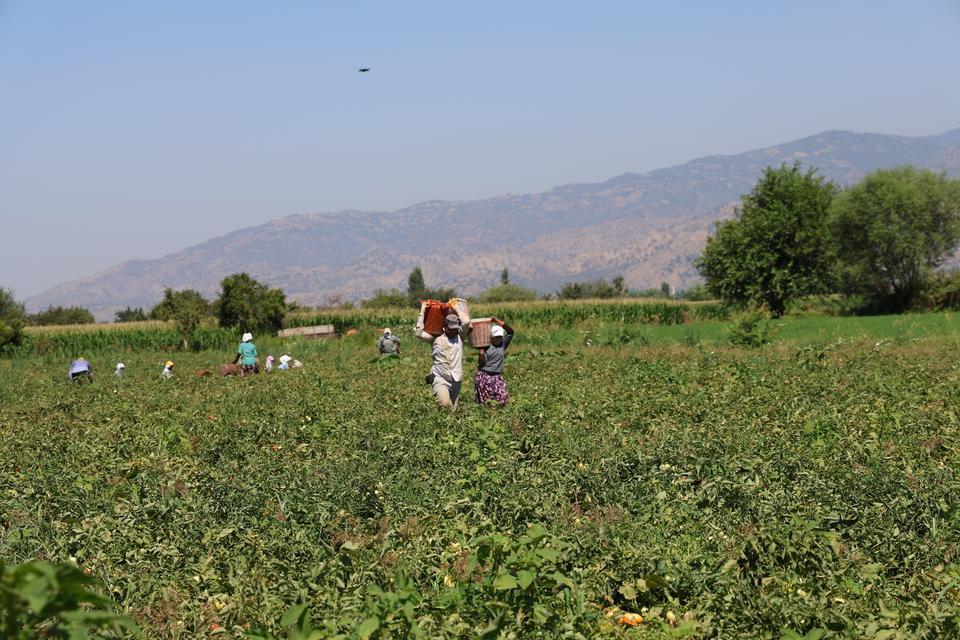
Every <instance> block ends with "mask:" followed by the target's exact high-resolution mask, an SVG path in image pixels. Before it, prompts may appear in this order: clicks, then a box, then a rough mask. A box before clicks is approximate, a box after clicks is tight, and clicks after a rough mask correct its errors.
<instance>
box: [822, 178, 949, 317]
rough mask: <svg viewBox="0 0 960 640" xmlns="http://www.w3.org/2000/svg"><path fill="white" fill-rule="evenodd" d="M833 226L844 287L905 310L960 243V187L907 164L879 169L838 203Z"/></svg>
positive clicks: (893, 307)
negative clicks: (934, 271)
mask: <svg viewBox="0 0 960 640" xmlns="http://www.w3.org/2000/svg"><path fill="white" fill-rule="evenodd" d="M829 228H830V231H831V235H832V237H833V239H834V247H833V248H834V254H835V256H836V269H837V275H838V279H839V281H840V285H841V287H842V290H843V291H845V292H847V293H856V294H861V295H864V296H866V297H867V298H869V299H871V300H872V301H873V302H875V303H877V304H878V306H879V307H880V308H883V309H885V310H890V311H903V310H905V309H908V308H909V307H910V306H911V305H912V304H913V303H914V301H915V300H916V298H917V295H918V294H919V293H920V291H921V289H922V287H923V285H924V282H925V281H926V280H927V279H928V278H929V277H930V275H931V273H932V272H933V270H934V269H935V268H936V267H937V266H939V265H940V264H942V263H943V261H944V260H945V259H946V258H947V256H949V255H950V254H951V253H952V252H953V250H954V249H955V248H956V246H957V241H958V238H960V236H958V234H960V182H958V181H957V180H951V179H949V178H947V177H946V176H945V175H944V174H937V173H934V172H932V171H929V170H927V169H917V168H914V167H909V166H905V167H897V168H894V169H885V170H880V171H876V172H874V173H872V174H870V175H868V176H867V177H866V178H864V179H863V180H862V181H861V182H860V183H859V184H857V185H855V186H853V187H851V188H850V189H848V190H847V191H845V192H844V193H843V194H841V195H840V197H839V198H837V201H836V203H835V204H834V206H833V209H832V211H831V215H830V220H829Z"/></svg>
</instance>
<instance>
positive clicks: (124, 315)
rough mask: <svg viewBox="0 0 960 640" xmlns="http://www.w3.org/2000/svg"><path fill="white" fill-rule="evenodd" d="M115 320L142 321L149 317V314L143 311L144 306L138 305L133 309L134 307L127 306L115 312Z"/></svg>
mask: <svg viewBox="0 0 960 640" xmlns="http://www.w3.org/2000/svg"><path fill="white" fill-rule="evenodd" d="M113 317H114V322H141V321H143V320H146V319H147V314H146V313H145V312H144V311H143V307H137V308H136V309H133V308H132V307H127V308H126V309H123V310H122V311H117V312H116V313H115V314H113Z"/></svg>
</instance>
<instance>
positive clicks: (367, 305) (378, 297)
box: [360, 289, 410, 309]
mask: <svg viewBox="0 0 960 640" xmlns="http://www.w3.org/2000/svg"><path fill="white" fill-rule="evenodd" d="M360 306H361V307H362V308H364V309H401V308H406V307H409V306H410V297H409V296H408V295H407V294H405V293H403V292H402V291H400V290H399V289H390V290H389V291H388V290H386V289H377V290H376V291H374V292H373V296H372V297H370V298H367V299H366V300H361V301H360Z"/></svg>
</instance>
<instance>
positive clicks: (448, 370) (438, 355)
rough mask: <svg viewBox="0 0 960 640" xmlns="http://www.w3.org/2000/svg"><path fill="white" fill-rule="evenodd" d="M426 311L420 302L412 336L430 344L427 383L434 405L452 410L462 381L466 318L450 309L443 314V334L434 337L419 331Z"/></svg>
mask: <svg viewBox="0 0 960 640" xmlns="http://www.w3.org/2000/svg"><path fill="white" fill-rule="evenodd" d="M426 310H427V304H426V303H425V302H423V303H421V304H420V315H419V316H418V317H417V324H416V325H415V326H414V328H413V334H414V335H415V336H416V337H417V338H419V339H420V340H423V341H424V342H429V343H431V346H432V354H433V366H432V367H431V368H430V376H432V378H433V380H432V382H431V384H433V395H434V396H435V397H436V399H437V406H439V407H442V408H444V409H451V410H453V411H456V409H457V401H458V399H459V396H460V386H461V384H462V382H463V341H464V340H466V338H467V336H469V335H470V331H471V330H472V328H471V326H470V316H469V315H468V314H467V312H466V311H463V310H462V309H460V308H459V307H454V313H450V314H447V317H446V318H444V322H443V333H441V334H440V335H439V336H434V335H431V334H429V333H427V332H426V331H424V330H423V315H424V313H425V312H426ZM430 376H428V378H429V377H430Z"/></svg>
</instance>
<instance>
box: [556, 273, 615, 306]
mask: <svg viewBox="0 0 960 640" xmlns="http://www.w3.org/2000/svg"><path fill="white" fill-rule="evenodd" d="M626 293H627V289H626V286H625V284H624V281H623V276H616V277H615V278H614V279H613V281H612V282H609V283H608V282H607V281H606V280H602V279H601V280H591V281H589V282H567V283H566V284H564V285H563V286H562V287H561V288H560V290H559V291H557V294H556V296H557V299H559V300H583V299H587V298H620V297H623V296H624V295H626Z"/></svg>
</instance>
